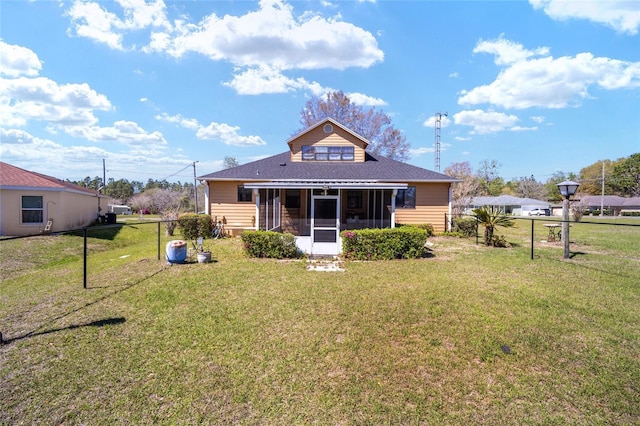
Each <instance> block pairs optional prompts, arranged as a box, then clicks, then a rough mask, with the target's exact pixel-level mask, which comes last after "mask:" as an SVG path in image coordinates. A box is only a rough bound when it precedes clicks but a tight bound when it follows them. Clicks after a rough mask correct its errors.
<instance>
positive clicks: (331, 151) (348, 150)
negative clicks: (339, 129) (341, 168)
mask: <svg viewBox="0 0 640 426" xmlns="http://www.w3.org/2000/svg"><path fill="white" fill-rule="evenodd" d="M353 159H354V149H353V146H310V145H305V146H303V147H302V160H303V161H353Z"/></svg>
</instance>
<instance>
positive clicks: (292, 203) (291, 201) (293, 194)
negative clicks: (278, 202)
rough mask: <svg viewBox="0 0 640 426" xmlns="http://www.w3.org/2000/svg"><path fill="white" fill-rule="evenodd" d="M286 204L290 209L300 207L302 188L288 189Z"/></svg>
mask: <svg viewBox="0 0 640 426" xmlns="http://www.w3.org/2000/svg"><path fill="white" fill-rule="evenodd" d="M284 206H285V207H286V208H288V209H299V208H300V190H299V189H287V195H286V196H285V202H284Z"/></svg>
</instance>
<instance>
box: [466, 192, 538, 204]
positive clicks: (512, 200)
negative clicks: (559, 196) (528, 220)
mask: <svg viewBox="0 0 640 426" xmlns="http://www.w3.org/2000/svg"><path fill="white" fill-rule="evenodd" d="M470 205H473V206H484V205H487V206H549V203H548V202H547V201H541V200H536V199H534V198H520V197H514V196H513V195H499V196H497V197H491V196H485V197H474V198H473V199H472V200H471V203H470Z"/></svg>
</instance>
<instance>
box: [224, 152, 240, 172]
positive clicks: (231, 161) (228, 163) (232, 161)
mask: <svg viewBox="0 0 640 426" xmlns="http://www.w3.org/2000/svg"><path fill="white" fill-rule="evenodd" d="M239 165H240V163H239V162H238V160H236V158H235V157H230V156H228V155H227V156H225V157H224V162H223V164H222V168H223V169H225V170H226V169H231V168H233V167H238V166H239Z"/></svg>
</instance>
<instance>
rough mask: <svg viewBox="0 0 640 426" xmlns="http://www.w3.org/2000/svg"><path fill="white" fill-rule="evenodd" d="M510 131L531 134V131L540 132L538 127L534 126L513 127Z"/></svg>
mask: <svg viewBox="0 0 640 426" xmlns="http://www.w3.org/2000/svg"><path fill="white" fill-rule="evenodd" d="M509 130H510V131H512V132H529V131H534V130H538V127H537V126H533V127H523V126H513V127H512V128H510V129H509Z"/></svg>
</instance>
